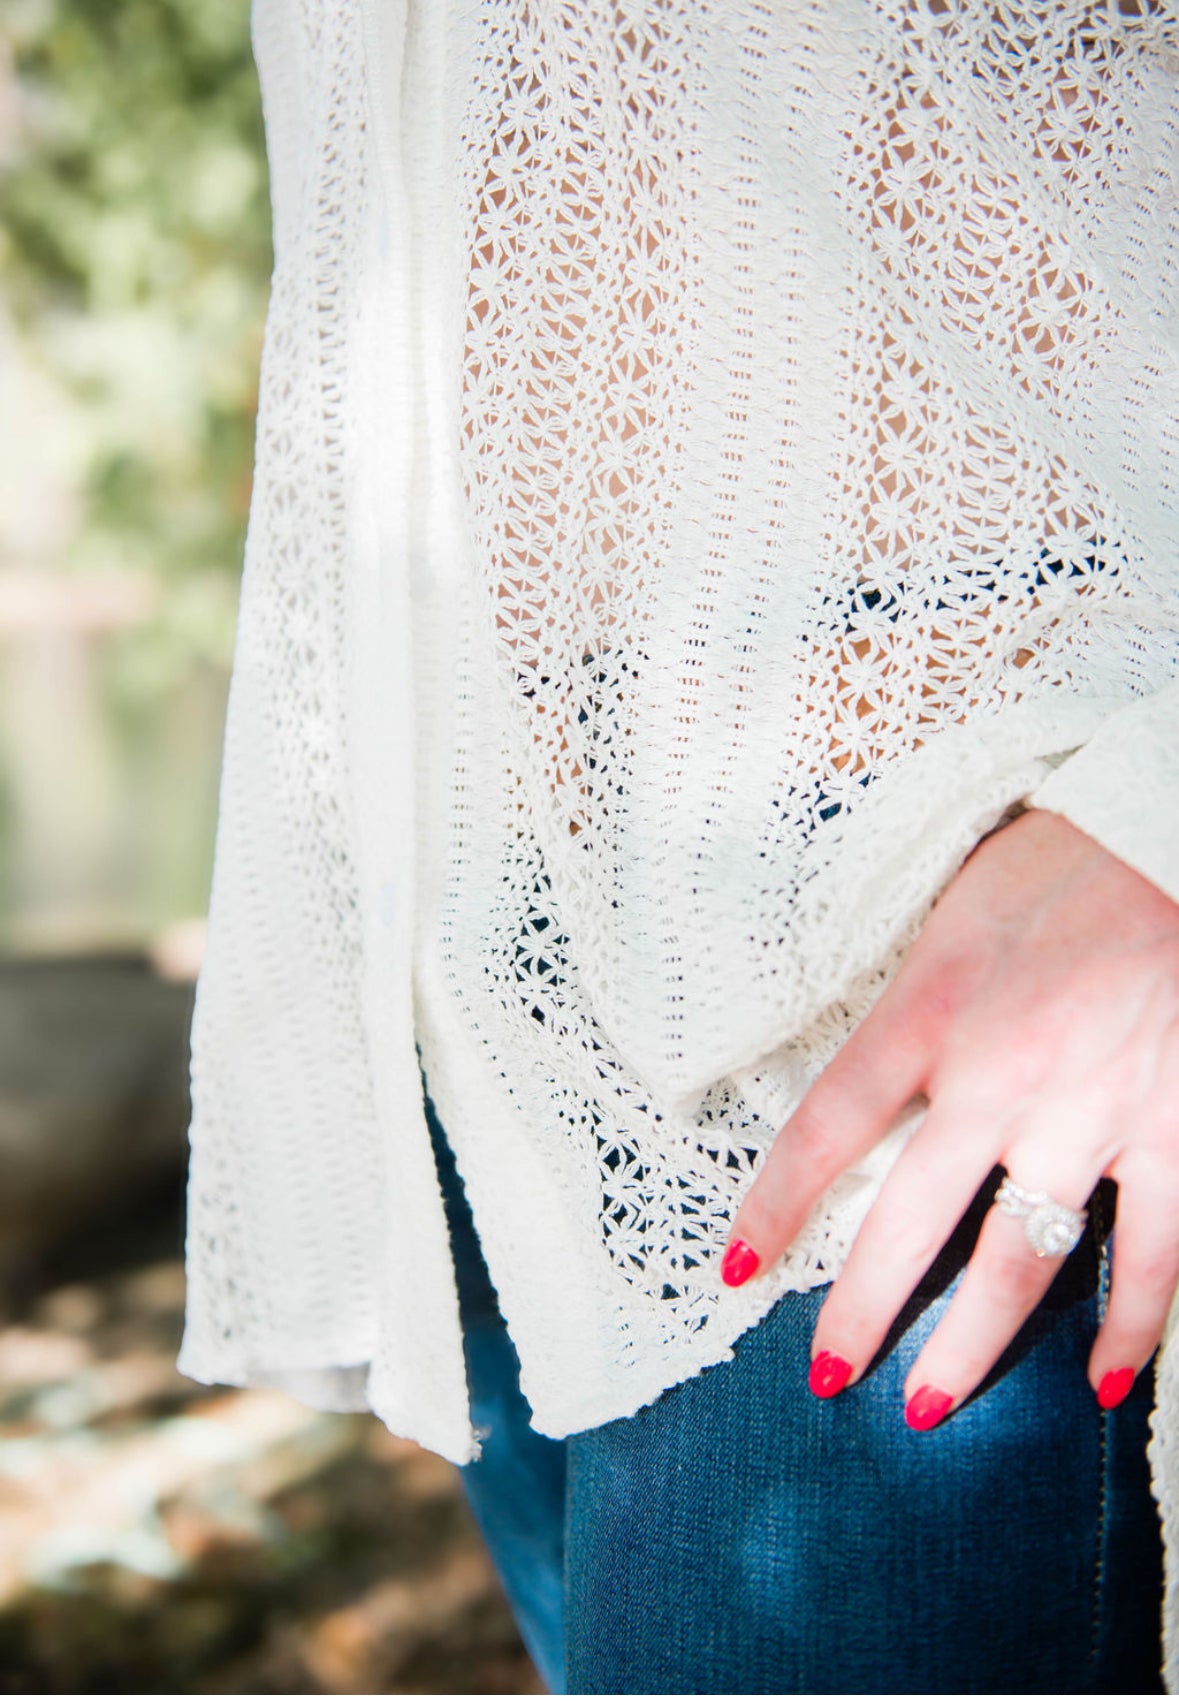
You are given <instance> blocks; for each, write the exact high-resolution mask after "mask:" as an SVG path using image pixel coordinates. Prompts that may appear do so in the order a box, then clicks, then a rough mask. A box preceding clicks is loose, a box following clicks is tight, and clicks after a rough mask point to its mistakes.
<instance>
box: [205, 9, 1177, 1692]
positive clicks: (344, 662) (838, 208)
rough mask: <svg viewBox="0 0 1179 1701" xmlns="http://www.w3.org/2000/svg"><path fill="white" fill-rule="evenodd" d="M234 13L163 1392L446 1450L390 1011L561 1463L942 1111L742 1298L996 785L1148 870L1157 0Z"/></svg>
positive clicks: (1166, 824)
mask: <svg viewBox="0 0 1179 1701" xmlns="http://www.w3.org/2000/svg"><path fill="white" fill-rule="evenodd" d="M1139 12H1141V14H1142V15H1141V16H1138V15H1134V16H1130V15H1123V14H1130V13H1134V14H1137V13H1139ZM254 29H255V45H256V50H257V55H258V60H259V65H260V70H261V74H262V85H263V95H264V101H265V110H266V120H267V127H268V138H269V146H270V157H271V164H272V172H273V184H272V193H273V206H274V234H275V247H276V255H277V260H276V267H275V273H274V281H273V293H272V299H271V307H270V318H269V324H268V330H267V339H266V348H265V355H264V360H263V373H262V398H261V412H260V419H259V427H258V445H257V479H256V486H255V491H254V499H253V509H252V514H251V521H250V534H249V542H248V546H247V554H246V565H245V574H244V578H243V584H242V600H241V612H240V621H239V629H238V639H237V650H236V654H235V661H234V673H233V680H232V685H231V691H230V700H229V715H228V724H227V730H226V740H225V751H224V767H223V777H222V790H221V814H220V823H219V829H218V839H217V851H216V860H215V866H214V876H213V890H212V898H211V908H210V921H209V945H208V955H207V958H206V961H205V964H204V967H203V970H202V973H201V976H200V981H199V984H198V989H197V1005H196V1014H195V1020H194V1025H193V1035H192V1040H193V1054H192V1061H193V1072H192V1088H193V1120H192V1126H191V1131H190V1141H191V1166H190V1181H189V1226H188V1243H187V1259H188V1279H189V1288H188V1308H187V1315H186V1328H185V1334H184V1339H183V1343H182V1346H181V1350H180V1355H179V1360H178V1363H179V1367H180V1369H181V1370H182V1371H184V1372H185V1373H186V1374H188V1375H189V1376H192V1377H195V1378H197V1379H198V1380H201V1381H208V1382H211V1381H217V1382H224V1383H231V1384H239V1385H258V1384H271V1385H279V1386H283V1387H286V1388H288V1389H290V1390H291V1391H292V1392H294V1393H295V1394H297V1395H298V1396H299V1397H300V1398H302V1399H304V1400H305V1401H307V1402H308V1403H310V1404H312V1405H315V1406H319V1407H323V1408H331V1409H363V1408H371V1409H372V1410H373V1411H374V1412H376V1413H377V1414H378V1415H379V1416H380V1417H381V1418H382V1419H383V1420H384V1422H385V1423H387V1424H388V1425H389V1427H390V1428H391V1429H393V1430H394V1431H396V1432H397V1433H399V1434H402V1435H406V1436H412V1437H414V1438H416V1439H417V1440H419V1441H420V1442H422V1443H423V1444H424V1445H425V1446H427V1447H430V1448H433V1449H436V1450H437V1451H438V1452H440V1453H443V1454H445V1455H446V1456H447V1457H448V1458H451V1459H454V1460H456V1461H462V1460H466V1459H470V1458H472V1457H474V1456H477V1451H478V1443H477V1440H476V1438H475V1436H474V1434H473V1432H472V1428H471V1424H470V1418H469V1412H468V1402H467V1393H466V1388H465V1383H464V1375H463V1361H462V1350H461V1337H460V1330H459V1320H458V1312H457V1303H456V1296H455V1286H454V1278H453V1270H452V1264H451V1258H450V1252H449V1245H448V1240H447V1235H446V1227H445V1219H444V1215H443V1209H442V1204H441V1199H440V1195H439V1191H438V1185H437V1181H436V1177H435V1174H434V1168H433V1161H432V1156H431V1150H430V1144H429V1139H428V1135H427V1132H426V1128H425V1124H424V1121H423V1115H422V1108H421V1092H420V1080H419V1074H418V1061H417V1055H416V1050H415V1045H418V1046H420V1048H421V1055H422V1059H423V1061H424V1065H425V1069H426V1073H427V1077H428V1080H429V1083H430V1087H431V1091H432V1093H433V1096H434V1098H435V1100H436V1102H437V1105H438V1108H439V1111H440V1114H441V1117H442V1120H443V1123H444V1125H445V1127H446V1129H447V1131H448V1134H449V1136H450V1139H451V1141H452V1143H453V1146H454V1148H455V1151H456V1153H457V1156H458V1161H459V1167H460V1170H461V1172H462V1175H463V1177H464V1180H465V1182H466V1185H467V1189H468V1193H469V1196H470V1197H471V1200H472V1204H473V1208H474V1212H475V1217H476V1221H477V1224H478V1228H479V1233H480V1236H481V1239H482V1241H483V1245H484V1250H485V1252H486V1255H487V1259H488V1262H489V1265H490V1268H491V1272H492V1275H493V1278H494V1280H495V1283H496V1286H497V1288H498V1291H499V1295H500V1300H501V1304H502V1307H503V1311H504V1314H505V1316H506V1318H507V1321H508V1325H509V1327H510V1330H511V1333H512V1335H513V1338H514V1340H515V1342H516V1345H517V1347H518V1349H519V1353H520V1357H521V1362H522V1366H523V1375H522V1381H523V1388H524V1392H525V1394H526V1396H527V1398H528V1400H529V1401H530V1403H531V1405H532V1408H533V1412H534V1418H535V1423H536V1426H537V1428H538V1429H540V1430H542V1431H544V1432H545V1433H547V1434H551V1435H563V1434H567V1433H569V1432H571V1431H574V1430H577V1429H581V1428H584V1427H586V1426H588V1425H592V1424H597V1423H600V1422H603V1421H605V1420H606V1419H610V1418H614V1417H617V1416H620V1415H623V1414H626V1413H630V1412H633V1411H635V1410H636V1408H638V1407H640V1406H642V1405H643V1404H644V1403H646V1402H648V1401H650V1400H652V1399H654V1398H655V1397H656V1396H657V1395H658V1394H659V1393H660V1391H661V1390H662V1389H664V1388H666V1387H668V1386H670V1385H672V1384H674V1383H676V1382H678V1381H681V1380H682V1379H684V1378H685V1377H689V1376H691V1375H693V1374H694V1373H696V1372H697V1371H699V1370H700V1369H701V1368H702V1367H704V1366H705V1365H708V1364H713V1363H715V1362H717V1361H719V1360H722V1359H726V1358H728V1357H730V1356H731V1350H732V1342H733V1341H734V1340H735V1339H736V1337H737V1336H739V1335H740V1334H741V1333H742V1332H743V1331H744V1330H746V1329H748V1328H749V1327H750V1326H751V1325H752V1324H754V1323H755V1322H756V1321H757V1320H758V1318H759V1317H761V1316H762V1315H763V1314H764V1313H765V1312H766V1310H767V1309H768V1308H769V1307H770V1306H771V1305H772V1304H773V1303H774V1301H775V1300H776V1299H777V1298H778V1297H779V1296H780V1295H781V1294H782V1293H783V1292H785V1291H786V1290H788V1289H800V1288H806V1287H810V1286H812V1285H814V1284H816V1283H820V1282H824V1281H828V1280H830V1279H831V1277H832V1276H833V1275H834V1274H835V1272H836V1271H837V1270H838V1268H839V1266H840V1263H841V1261H842V1259H843V1257H844V1255H845V1252H846V1250H847V1247H848V1245H849V1243H850V1240H851V1238H852V1236H853V1234H854V1233H855V1230H856V1228H857V1226H858V1224H859V1222H860V1221H861V1219H862V1217H863V1215H864V1212H865V1210H866V1209H867V1207H868V1205H869V1204H870V1203H871V1201H872V1199H873V1197H874V1196H875V1193H876V1190H877V1188H878V1186H879V1183H880V1181H881V1179H882V1177H883V1175H884V1173H885V1171H886V1169H887V1167H888V1165H889V1163H890V1162H891V1161H892V1159H893V1158H894V1157H895V1155H896V1152H897V1151H898V1150H899V1147H900V1145H901V1143H903V1141H904V1139H905V1138H906V1136H907V1134H908V1133H909V1132H910V1131H911V1130H912V1128H913V1127H914V1126H915V1125H916V1124H917V1122H919V1120H920V1118H921V1116H922V1114H923V1112H924V1108H925V1104H924V1101H920V1102H914V1103H913V1104H911V1105H910V1106H909V1107H908V1108H907V1110H906V1113H905V1114H904V1116H903V1117H902V1118H901V1119H900V1120H899V1121H898V1123H897V1125H896V1127H895V1128H894V1130H893V1132H892V1133H891V1134H890V1136H889V1137H888V1139H887V1140H886V1141H885V1142H884V1143H883V1144H882V1146H881V1147H880V1148H878V1149H877V1151H876V1152H874V1153H873V1154H872V1156H871V1157H870V1158H869V1159H868V1160H866V1161H865V1162H864V1163H863V1164H862V1165H860V1166H859V1167H858V1168H857V1169H856V1170H855V1171H854V1172H853V1173H851V1174H849V1175H847V1176H846V1177H844V1178H843V1179H842V1180H841V1181H840V1182H839V1183H838V1184H837V1185H836V1187H835V1188H834V1189H833V1190H832V1192H831V1193H830V1194H829V1195H828V1196H827V1198H826V1199H825V1200H824V1201H823V1204H822V1206H821V1207H820V1208H819V1209H818V1210H817V1211H816V1212H815V1213H814V1215H813V1217H812V1219H811V1221H810V1224H809V1225H808V1228H807V1230H806V1232H805V1234H804V1235H803V1237H802V1238H801V1240H800V1241H799V1242H798V1244H797V1245H796V1246H795V1247H794V1248H793V1249H792V1250H791V1252H790V1254H789V1255H788V1257H787V1258H786V1259H784V1260H783V1261H782V1263H781V1265H780V1266H779V1267H778V1268H776V1269H775V1270H774V1271H773V1272H772V1273H771V1274H769V1275H768V1276H767V1277H765V1278H764V1279H762V1280H759V1281H758V1282H755V1283H752V1284H750V1285H749V1287H748V1288H743V1289H740V1290H736V1291H731V1290H728V1289H726V1288H724V1287H722V1286H721V1285H720V1283H719V1280H718V1274H717V1263H718V1257H717V1255H718V1252H719V1249H720V1247H721V1245H722V1244H723V1241H724V1239H725V1236H726V1232H727V1227H728V1224H729V1222H730V1221H731V1218H732V1214H733V1212H734V1209H735V1206H736V1204H737V1202H738V1200H739V1199H740V1197H741V1195H742V1194H743V1192H744V1191H745V1189H746V1188H747V1186H748V1184H749V1181H750V1178H751V1176H752V1174H753V1173H754V1171H755V1170H756V1168H757V1166H758V1164H759V1162H760V1161H761V1159H762V1157H763V1155H764V1153H765V1151H766V1149H767V1147H768V1146H769V1144H770V1142H771V1140H772V1138H773V1136H774V1134H775V1132H776V1130H777V1128H778V1127H779V1126H780V1124H781V1123H782V1121H783V1120H784V1119H785V1118H786V1116H787V1115H788V1114H789V1113H790V1111H791V1110H792V1108H793V1107H794V1106H795V1105H796V1104H797V1103H798V1101H799V1099H800V1098H801V1096H802V1094H803V1093H804V1091H805V1090H806V1088H807V1086H808V1085H809V1083H810V1082H811V1081H813V1080H814V1078H815V1077H816V1075H817V1074H818V1073H819V1071H820V1070H821V1069H822V1068H823V1067H824V1066H825V1064H826V1063H827V1062H828V1061H829V1059H830V1058H831V1056H832V1055H833V1053H834V1052H835V1050H836V1049H837V1048H838V1046H839V1045H840V1044H841V1042H842V1041H843V1040H844V1038H845V1037H846V1036H847V1034H848V1033H849V1032H850V1031H851V1029H852V1028H853V1027H854V1026H855V1025H856V1024H857V1023H858V1022H859V1021H860V1020H861V1019H862V1018H863V1016H864V1015H865V1014H866V1012H867V1011H868V1010H869V1009H870V1007H871V1005H872V1004H873V1002H874V1000H875V999H876V998H877V997H878V996H879V994H880V992H881V991H882V989H883V987H884V986H885V985H886V984H887V982H888V980H889V977H890V976H891V975H892V973H893V972H894V971H895V969H896V967H897V964H898V962H899V960H900V958H901V956H902V954H903V952H904V950H905V948H906V947H907V946H908V945H909V944H910V943H911V942H912V940H913V939H914V938H915V936H916V934H917V932H918V930H919V928H920V926H921V923H922V921H923V919H924V917H925V916H926V914H927V913H928V910H929V908H930V905H931V904H932V902H933V900H934V899H935V898H936V896H937V895H938V893H939V892H940V891H941V890H942V889H943V888H944V886H945V885H946V883H947V882H948V881H949V880H950V879H951V877H952V876H953V874H954V873H955V871H956V870H957V869H958V867H959V866H960V865H961V863H962V861H963V860H964V858H965V857H966V855H967V854H968V853H969V851H970V850H971V848H972V847H973V845H974V844H975V843H976V842H977V841H978V839H979V837H980V836H981V835H982V834H983V833H984V832H985V831H987V830H988V829H989V828H991V827H992V826H994V825H995V824H996V823H997V822H999V821H1000V820H1002V819H1003V818H1004V816H1005V814H1006V813H1007V812H1008V811H1009V810H1010V809H1013V808H1018V807H1020V806H1021V805H1023V804H1026V803H1029V802H1030V803H1033V804H1036V805H1039V806H1041V807H1044V808H1048V809H1053V810H1058V811H1059V812H1060V813H1061V814H1063V815H1065V816H1067V817H1068V818H1069V819H1070V820H1071V821H1073V822H1074V823H1075V824H1076V825H1077V826H1079V827H1081V828H1083V829H1084V830H1085V831H1086V832H1087V833H1089V834H1091V835H1092V836H1093V837H1094V838H1096V839H1098V840H1100V841H1101V842H1102V843H1103V844H1105V845H1106V846H1107V847H1108V848H1109V849H1110V850H1111V851H1113V852H1115V853H1116V854H1117V855H1118V856H1119V857H1121V858H1123V859H1124V860H1125V861H1126V862H1128V863H1130V864H1131V865H1133V866H1134V867H1135V868H1137V869H1139V870H1140V871H1141V872H1142V873H1144V874H1145V875H1147V876H1148V877H1149V878H1150V879H1152V880H1154V881H1156V882H1157V883H1158V884H1159V886H1161V887H1162V888H1163V889H1164V890H1165V891H1167V892H1168V893H1169V894H1170V895H1171V896H1172V897H1173V898H1175V899H1176V900H1179V637H1177V634H1179V16H1177V12H1176V7H1175V4H1174V3H1173V0H1144V3H1142V4H1139V5H1134V4H1125V3H1123V4H1118V3H1116V0H1106V3H1104V4H1102V3H1094V4H1082V3H1080V0H1058V3H1051V0H619V3H615V0H611V3H610V4H606V3H605V0H255V15H254ZM1177 1354H1179V1348H1177V1349H1176V1350H1175V1351H1164V1355H1163V1359H1162V1363H1161V1367H1160V1380H1159V1388H1160V1394H1159V1409H1158V1412H1157V1413H1156V1419H1155V1435H1154V1441H1153V1443H1152V1464H1153V1470H1154V1475H1155V1482H1156V1491H1157V1493H1158V1495H1159V1499H1160V1503H1161V1507H1162V1511H1163V1515H1164V1526H1165V1530H1166V1535H1167V1539H1168V1554H1169V1562H1170V1563H1169V1569H1168V1576H1169V1582H1168V1590H1169V1594H1170V1600H1171V1607H1170V1610H1169V1611H1168V1614H1167V1617H1168V1659H1169V1662H1170V1672H1171V1685H1172V1687H1173V1688H1174V1687H1176V1685H1177V1683H1179V1637H1177V1635H1176V1623H1177V1621H1179V1566H1177V1565H1176V1563H1175V1555H1176V1553H1177V1552H1179V1549H1177V1547H1176V1543H1177V1542H1179V1451H1177V1442H1179V1356H1177ZM898 1421H899V1416H898Z"/></svg>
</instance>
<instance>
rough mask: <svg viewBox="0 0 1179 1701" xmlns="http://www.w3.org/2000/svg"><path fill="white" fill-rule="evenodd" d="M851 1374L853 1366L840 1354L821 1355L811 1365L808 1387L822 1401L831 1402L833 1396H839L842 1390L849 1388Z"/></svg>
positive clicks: (807, 1381) (807, 1380)
mask: <svg viewBox="0 0 1179 1701" xmlns="http://www.w3.org/2000/svg"><path fill="white" fill-rule="evenodd" d="M851 1373H852V1367H851V1365H850V1364H849V1363H848V1362H847V1360H846V1359H845V1358H840V1357H839V1355H838V1353H820V1354H819V1355H818V1357H817V1358H816V1359H815V1360H814V1362H813V1364H812V1365H811V1373H810V1375H809V1376H808V1377H807V1379H806V1385H807V1387H808V1388H809V1389H810V1391H811V1393H812V1394H817V1395H818V1397H819V1399H820V1400H829V1399H830V1398H831V1396H832V1394H838V1393H839V1390H840V1389H841V1388H846V1387H847V1379H848V1377H849V1376H850V1375H851Z"/></svg>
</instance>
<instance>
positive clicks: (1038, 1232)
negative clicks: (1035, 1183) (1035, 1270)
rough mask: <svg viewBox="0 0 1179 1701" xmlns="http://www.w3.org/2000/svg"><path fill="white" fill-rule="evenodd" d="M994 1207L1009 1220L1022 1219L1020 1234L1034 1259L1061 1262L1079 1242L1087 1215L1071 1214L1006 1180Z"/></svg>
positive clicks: (1048, 1198)
mask: <svg viewBox="0 0 1179 1701" xmlns="http://www.w3.org/2000/svg"><path fill="white" fill-rule="evenodd" d="M995 1204H996V1205H997V1206H998V1207H999V1209H1000V1210H1001V1211H1002V1212H1003V1213H1004V1215H1005V1216H1008V1217H1021V1218H1022V1219H1023V1232H1024V1233H1025V1234H1026V1235H1027V1238H1028V1244H1029V1245H1030V1246H1031V1248H1032V1251H1033V1252H1034V1253H1035V1254H1036V1257H1037V1258H1064V1257H1066V1256H1067V1255H1068V1254H1069V1253H1070V1252H1071V1251H1072V1249H1073V1247H1074V1246H1075V1245H1076V1244H1077V1242H1078V1241H1079V1240H1080V1238H1081V1233H1082V1231H1083V1229H1084V1227H1085V1219H1086V1218H1087V1216H1088V1214H1089V1213H1088V1212H1087V1211H1074V1210H1073V1209H1072V1207H1071V1206H1069V1205H1062V1204H1060V1202H1059V1201H1058V1200H1056V1199H1053V1198H1052V1196H1051V1194H1049V1193H1029V1192H1028V1190H1027V1188H1026V1187H1017V1186H1016V1184H1015V1182H1014V1181H1012V1180H1011V1178H1010V1176H1005V1177H1004V1179H1003V1182H1002V1184H1001V1185H1000V1187H999V1190H998V1192H997V1193H996V1194H995Z"/></svg>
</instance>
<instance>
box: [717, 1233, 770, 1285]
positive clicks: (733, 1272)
mask: <svg viewBox="0 0 1179 1701" xmlns="http://www.w3.org/2000/svg"><path fill="white" fill-rule="evenodd" d="M760 1262H761V1260H760V1259H759V1258H758V1256H757V1253H756V1252H755V1251H754V1250H753V1248H752V1246H746V1244H745V1242H744V1241H743V1240H731V1241H730V1242H729V1244H728V1247H727V1248H726V1250H725V1255H724V1257H723V1258H722V1260H721V1281H722V1282H724V1284H725V1286H726V1287H730V1288H739V1287H740V1286H741V1283H742V1282H747V1281H748V1280H749V1278H750V1276H752V1274H753V1272H754V1271H755V1270H756V1269H757V1266H758V1264H759V1263H760Z"/></svg>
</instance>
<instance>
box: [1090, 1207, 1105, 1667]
mask: <svg viewBox="0 0 1179 1701" xmlns="http://www.w3.org/2000/svg"><path fill="white" fill-rule="evenodd" d="M1093 1227H1094V1231H1095V1233H1096V1236H1097V1326H1098V1328H1100V1327H1101V1325H1102V1324H1103V1323H1104V1321H1105V1312H1106V1304H1107V1300H1108V1296H1109V1242H1108V1239H1107V1237H1106V1233H1105V1213H1104V1211H1103V1209H1102V1205H1101V1200H1100V1198H1099V1197H1097V1196H1096V1195H1094V1199H1093ZM1109 1423H1110V1413H1109V1412H1107V1411H1105V1410H1104V1408H1103V1409H1102V1410H1101V1412H1100V1415H1099V1417H1098V1433H1099V1436H1100V1488H1099V1497H1098V1504H1097V1542H1096V1554H1095V1562H1094V1567H1093V1644H1092V1648H1091V1650H1090V1655H1091V1661H1092V1667H1093V1672H1092V1681H1093V1688H1094V1689H1095V1690H1096V1689H1097V1688H1098V1675H1099V1671H1100V1665H1101V1645H1102V1642H1103V1641H1104V1632H1105V1572H1106V1547H1107V1542H1108V1536H1109Z"/></svg>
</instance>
